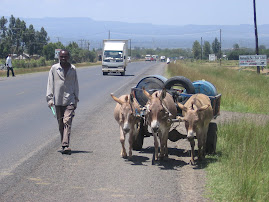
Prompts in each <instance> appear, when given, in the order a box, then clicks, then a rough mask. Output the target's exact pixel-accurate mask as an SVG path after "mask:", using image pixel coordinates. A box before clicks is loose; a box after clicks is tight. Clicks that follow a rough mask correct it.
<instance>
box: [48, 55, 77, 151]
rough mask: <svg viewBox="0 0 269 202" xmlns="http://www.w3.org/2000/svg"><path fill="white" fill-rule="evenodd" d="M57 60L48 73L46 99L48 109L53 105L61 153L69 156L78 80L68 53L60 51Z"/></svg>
mask: <svg viewBox="0 0 269 202" xmlns="http://www.w3.org/2000/svg"><path fill="white" fill-rule="evenodd" d="M59 59H60V62H59V63H57V64H55V65H53V66H52V67H51V69H50V71H49V76H48V84H47V94H46V99H47V102H48V106H49V108H51V107H53V105H55V109H56V116H57V120H58V125H59V131H60V134H61V144H62V153H63V154H71V149H70V147H69V143H70V135H71V125H72V119H73V117H74V115H75V109H76V107H77V102H78V101H79V99H78V94H79V86H78V78H77V72H76V68H75V66H74V65H72V64H71V63H69V59H70V53H69V51H67V50H61V51H60V53H59Z"/></svg>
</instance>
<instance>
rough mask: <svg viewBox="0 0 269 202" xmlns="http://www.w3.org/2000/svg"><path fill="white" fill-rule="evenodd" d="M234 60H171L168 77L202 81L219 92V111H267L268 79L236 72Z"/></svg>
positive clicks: (254, 74)
mask: <svg viewBox="0 0 269 202" xmlns="http://www.w3.org/2000/svg"><path fill="white" fill-rule="evenodd" d="M236 63H237V62H236V61H229V60H228V61H223V62H222V65H221V66H220V64H219V63H217V62H212V63H211V62H204V61H196V62H190V61H179V62H177V63H176V64H174V63H171V64H170V65H169V69H168V73H167V74H168V77H171V76H172V75H181V76H185V77H187V78H189V79H190V80H191V81H196V80H202V79H204V80H206V81H209V82H211V83H212V84H214V85H215V86H216V89H217V91H218V93H221V94H222V98H221V110H226V111H234V112H249V113H258V114H269V102H268V100H269V94H268V93H267V92H268V86H269V78H268V77H267V76H264V75H260V74H257V73H256V72H255V70H254V69H253V70H254V71H245V70H244V71H243V70H242V71H238V70H235V69H234V68H238V66H237V65H236Z"/></svg>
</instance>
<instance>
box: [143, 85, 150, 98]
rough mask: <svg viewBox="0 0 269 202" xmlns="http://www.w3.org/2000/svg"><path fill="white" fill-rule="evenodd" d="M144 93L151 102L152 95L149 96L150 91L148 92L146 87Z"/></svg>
mask: <svg viewBox="0 0 269 202" xmlns="http://www.w3.org/2000/svg"><path fill="white" fill-rule="evenodd" d="M143 93H144V94H145V95H146V96H147V98H148V99H149V100H151V94H149V93H148V91H146V90H145V88H144V87H143Z"/></svg>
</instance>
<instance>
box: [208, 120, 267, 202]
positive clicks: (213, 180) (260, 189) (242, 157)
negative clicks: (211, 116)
mask: <svg viewBox="0 0 269 202" xmlns="http://www.w3.org/2000/svg"><path fill="white" fill-rule="evenodd" d="M268 130H269V122H268V123H267V124H266V125H265V126H257V125H255V124H254V123H249V122H247V121H241V122H233V123H229V124H228V123H226V124H222V125H219V126H218V145H217V154H216V155H213V156H210V157H209V156H207V158H209V161H210V159H211V160H212V159H217V161H216V162H215V163H210V164H208V167H207V169H206V170H207V172H208V178H209V180H208V185H207V188H208V190H209V193H210V194H208V196H209V197H210V198H211V199H213V200H214V201H242V202H245V201H268V200H269V173H268V171H269V155H268V154H269V147H268V144H269V136H268ZM211 162H213V160H212V161H211Z"/></svg>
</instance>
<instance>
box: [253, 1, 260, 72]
mask: <svg viewBox="0 0 269 202" xmlns="http://www.w3.org/2000/svg"><path fill="white" fill-rule="evenodd" d="M253 9H254V29H255V41H256V55H259V40H258V29H257V22H256V21H257V19H256V1H255V0H253ZM257 73H258V74H260V66H257Z"/></svg>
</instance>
